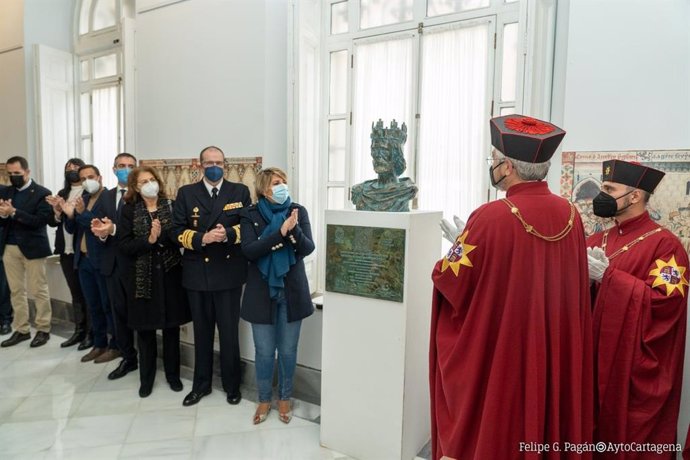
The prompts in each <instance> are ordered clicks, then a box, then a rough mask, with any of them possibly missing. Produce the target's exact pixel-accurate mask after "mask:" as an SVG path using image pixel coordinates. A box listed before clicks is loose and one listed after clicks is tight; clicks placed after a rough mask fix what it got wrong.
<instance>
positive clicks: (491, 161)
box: [486, 157, 496, 166]
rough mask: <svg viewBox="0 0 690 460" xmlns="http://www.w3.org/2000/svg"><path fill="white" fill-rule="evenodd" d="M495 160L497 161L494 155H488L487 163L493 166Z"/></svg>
mask: <svg viewBox="0 0 690 460" xmlns="http://www.w3.org/2000/svg"><path fill="white" fill-rule="evenodd" d="M494 161H496V159H495V158H494V157H486V164H488V165H489V166H493V164H494Z"/></svg>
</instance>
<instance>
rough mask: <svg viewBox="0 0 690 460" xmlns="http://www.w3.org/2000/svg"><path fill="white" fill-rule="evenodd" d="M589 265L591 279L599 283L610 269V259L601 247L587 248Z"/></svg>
mask: <svg viewBox="0 0 690 460" xmlns="http://www.w3.org/2000/svg"><path fill="white" fill-rule="evenodd" d="M587 263H588V265H589V279H590V280H592V281H599V282H601V279H602V278H603V277H604V272H606V269H607V268H609V259H608V257H606V253H605V252H604V250H603V249H601V248H600V247H598V246H597V247H594V248H587Z"/></svg>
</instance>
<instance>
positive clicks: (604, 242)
mask: <svg viewBox="0 0 690 460" xmlns="http://www.w3.org/2000/svg"><path fill="white" fill-rule="evenodd" d="M662 230H663V228H662V227H658V228H655V229H654V230H651V231H649V232H647V233H645V234H644V235H642V236H638V237H637V238H635V239H634V240H632V241H631V242H630V243H628V244H626V245H624V246H623V247H622V248H620V249H618V250H617V251H616V252H614V253H613V254H611V255H610V256H608V258H609V260H611V259H613V258H614V257H618V256H619V255H621V254H623V253H624V252H626V251H629V250H630V248H632V247H633V246H635V245H636V244H637V243H639V242H640V241H642V240H644V239H645V238H647V237H648V236H650V235H653V234H655V233H659V232H660V231H662ZM610 231H611V229H610V228H609V229H608V230H606V231H605V232H604V237H603V238H602V239H601V249H603V250H604V253H606V245H607V244H608V240H609V232H610Z"/></svg>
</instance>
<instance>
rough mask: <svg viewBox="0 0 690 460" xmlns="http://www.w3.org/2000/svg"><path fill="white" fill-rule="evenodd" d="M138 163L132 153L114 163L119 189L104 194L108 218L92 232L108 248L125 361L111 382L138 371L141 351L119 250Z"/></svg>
mask: <svg viewBox="0 0 690 460" xmlns="http://www.w3.org/2000/svg"><path fill="white" fill-rule="evenodd" d="M136 166H137V159H136V158H135V157H134V155H132V154H129V153H120V154H118V155H117V156H116V157H115V161H114V162H113V172H114V173H115V175H116V176H117V187H115V188H112V189H110V190H108V191H106V192H103V195H102V196H101V198H100V199H101V201H102V205H103V210H104V212H105V216H104V218H103V219H102V220H96V221H94V222H93V225H92V230H93V232H94V234H95V235H96V236H98V237H99V238H100V240H101V242H102V243H103V244H104V245H105V249H104V251H103V258H102V260H101V273H102V274H103V276H105V280H106V285H107V287H108V298H109V299H110V306H111V308H112V314H113V322H114V325H115V337H116V338H117V345H118V347H119V348H120V353H121V355H122V361H120V364H119V365H118V366H117V368H115V370H113V371H112V372H111V373H110V374H108V378H109V379H110V380H115V379H119V378H121V377H124V376H125V375H127V374H128V373H129V372H132V371H133V370H136V369H137V350H136V349H135V348H134V332H133V331H132V329H130V328H129V326H128V325H127V291H126V287H125V285H124V280H125V279H126V277H125V276H123V274H122V271H123V270H127V269H128V267H129V266H130V264H128V263H126V261H125V260H124V258H125V257H126V256H125V255H124V254H122V253H121V252H120V251H119V250H118V244H117V243H118V234H117V224H118V222H119V221H120V213H121V210H122V206H123V205H124V204H125V203H124V201H123V197H124V195H125V193H126V192H127V179H128V177H129V173H130V171H132V169H134V168H136Z"/></svg>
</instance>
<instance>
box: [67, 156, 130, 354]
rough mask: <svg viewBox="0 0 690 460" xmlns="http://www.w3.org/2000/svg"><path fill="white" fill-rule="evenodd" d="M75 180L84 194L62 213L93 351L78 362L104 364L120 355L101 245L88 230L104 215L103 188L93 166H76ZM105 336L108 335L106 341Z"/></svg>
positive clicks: (68, 203) (97, 171) (98, 172)
mask: <svg viewBox="0 0 690 460" xmlns="http://www.w3.org/2000/svg"><path fill="white" fill-rule="evenodd" d="M79 178H80V179H81V182H82V186H83V187H84V195H83V196H82V197H79V198H77V199H76V200H75V201H74V202H72V201H66V202H64V203H62V211H63V213H64V215H65V217H66V219H65V220H64V225H65V229H66V230H67V231H68V232H69V233H71V234H73V235H74V239H75V251H74V265H75V267H76V268H77V269H78V271H79V282H80V284H81V287H82V291H83V293H84V298H85V299H86V304H87V305H88V307H89V311H90V312H91V331H92V333H93V348H92V349H91V351H89V352H88V353H87V354H86V355H84V356H82V358H81V361H82V362H88V361H93V362H95V363H104V362H108V361H112V360H114V359H116V358H118V357H119V356H120V352H119V350H118V348H117V341H116V340H115V336H114V334H113V318H112V315H111V313H110V303H109V302H108V290H107V288H106V286H105V277H104V276H103V275H102V274H101V272H100V266H101V259H102V257H103V244H102V243H101V242H100V241H99V240H98V237H97V236H96V235H94V234H93V232H92V231H91V222H92V221H93V220H94V219H100V218H102V217H103V216H104V215H105V214H104V210H103V206H102V202H101V200H100V197H101V196H102V195H103V193H104V192H105V190H106V189H104V188H103V186H102V185H101V183H102V179H101V173H100V171H99V170H98V168H97V167H96V166H94V165H84V166H82V167H80V168H79ZM108 334H110V335H111V339H110V341H108Z"/></svg>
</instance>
